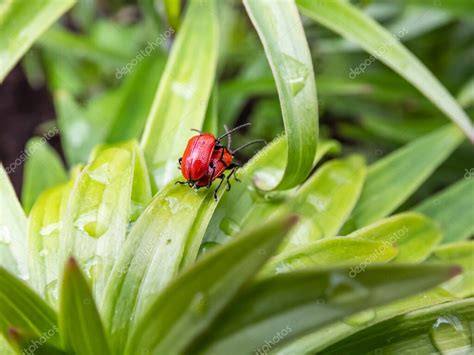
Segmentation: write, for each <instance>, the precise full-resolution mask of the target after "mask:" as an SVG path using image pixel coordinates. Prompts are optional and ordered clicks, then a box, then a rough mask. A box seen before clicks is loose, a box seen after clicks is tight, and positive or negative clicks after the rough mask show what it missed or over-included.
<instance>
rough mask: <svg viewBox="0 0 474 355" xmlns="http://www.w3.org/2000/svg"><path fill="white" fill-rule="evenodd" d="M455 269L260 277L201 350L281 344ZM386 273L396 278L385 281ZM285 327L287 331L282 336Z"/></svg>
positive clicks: (445, 276) (428, 283) (397, 268)
mask: <svg viewBox="0 0 474 355" xmlns="http://www.w3.org/2000/svg"><path fill="white" fill-rule="evenodd" d="M453 271H455V270H454V269H453V268H449V267H446V266H435V267H433V266H416V267H414V266H413V267H409V266H378V267H374V268H371V269H369V270H367V271H366V273H364V274H359V275H358V276H357V277H355V278H351V277H349V271H348V270H347V269H339V270H338V269H335V270H327V271H306V272H292V273H288V274H282V275H278V276H275V277H272V278H269V279H266V280H263V281H260V282H257V283H256V284H254V285H252V286H251V287H249V288H248V289H246V290H245V291H244V292H243V293H242V294H241V295H239V296H238V297H237V298H236V300H235V301H233V302H232V303H231V304H229V306H228V307H227V308H226V309H225V311H224V312H222V314H221V315H220V317H219V318H218V319H216V321H215V322H214V323H213V327H212V328H210V329H209V330H208V332H207V333H206V334H204V335H203V337H202V338H201V340H202V341H203V342H204V344H201V345H200V347H199V348H198V349H199V353H205V354H228V353H233V354H234V353H236V349H238V352H237V353H239V354H244V353H245V354H248V353H251V352H254V351H255V352H258V349H259V348H262V347H263V346H264V345H265V344H266V343H265V342H266V341H268V340H270V339H271V340H272V341H273V340H274V336H275V335H276V337H277V338H278V340H277V341H276V344H275V342H274V341H273V342H272V344H273V347H280V346H282V345H284V343H286V342H288V341H290V340H291V339H292V338H294V337H297V336H298V335H301V334H304V333H306V332H307V331H309V330H312V329H317V328H320V327H322V326H323V325H325V324H328V323H330V322H333V321H335V320H337V319H341V318H343V317H344V316H347V315H349V314H351V313H354V312H357V311H359V310H362V309H364V308H369V307H372V306H376V305H379V304H383V303H387V302H390V301H392V300H394V299H398V298H402V297H405V296H408V295H411V294H414V293H417V292H420V291H421V290H425V289H427V288H430V287H433V286H434V285H436V284H438V283H440V282H441V281H443V280H446V279H448V278H450V277H451V276H452V274H451V273H452V272H453ZM456 271H457V270H456ZM387 275H390V278H391V280H392V281H393V282H390V283H388V282H386V277H387ZM309 314H311V315H314V316H311V317H308V315H309ZM283 329H286V330H287V332H286V334H284V333H283V334H284V335H283V336H281V335H278V334H280V332H281V331H282V330H283ZM190 350H194V351H190V353H195V352H196V349H195V348H193V349H190ZM264 352H267V351H264Z"/></svg>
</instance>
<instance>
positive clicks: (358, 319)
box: [277, 276, 459, 355]
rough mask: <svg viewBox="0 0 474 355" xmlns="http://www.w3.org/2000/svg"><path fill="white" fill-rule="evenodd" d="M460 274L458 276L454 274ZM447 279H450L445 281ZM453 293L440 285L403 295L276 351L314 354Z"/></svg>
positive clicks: (448, 298) (286, 354)
mask: <svg viewBox="0 0 474 355" xmlns="http://www.w3.org/2000/svg"><path fill="white" fill-rule="evenodd" d="M456 277H459V276H455V278H456ZM448 282H449V281H448ZM454 299H455V296H453V295H452V294H450V293H448V292H447V291H445V290H443V289H442V288H440V287H437V288H435V289H432V290H430V291H427V292H423V293H420V294H417V295H415V296H412V297H409V298H404V299H402V300H399V301H397V302H395V303H390V304H388V305H385V306H381V307H377V308H374V309H371V310H368V311H364V312H362V313H358V314H356V315H355V316H353V317H350V318H348V319H345V320H344V321H343V322H337V323H334V324H331V325H329V326H326V327H324V328H322V329H320V330H318V331H316V332H313V333H310V334H308V335H305V336H304V337H301V338H299V339H297V340H295V341H294V342H293V343H291V344H288V345H287V346H285V347H283V348H282V349H279V351H278V352H277V354H278V355H293V354H313V353H319V352H321V351H323V350H324V349H325V348H327V347H328V346H330V345H332V344H334V343H336V342H338V341H340V340H344V339H345V338H347V337H349V336H350V335H352V334H355V333H357V332H359V331H360V330H362V329H365V328H367V327H370V326H372V325H375V324H377V323H380V322H383V321H385V320H387V319H390V318H393V317H396V316H398V315H400V314H404V313H406V312H408V311H411V310H415V309H419V308H423V307H427V306H431V305H435V304H441V303H443V302H448V301H453V300H454Z"/></svg>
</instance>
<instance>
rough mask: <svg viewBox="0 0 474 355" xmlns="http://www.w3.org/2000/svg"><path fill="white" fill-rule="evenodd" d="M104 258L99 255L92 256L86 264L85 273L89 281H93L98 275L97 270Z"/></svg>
mask: <svg viewBox="0 0 474 355" xmlns="http://www.w3.org/2000/svg"><path fill="white" fill-rule="evenodd" d="M101 259H102V258H101V257H100V256H98V255H94V256H91V257H90V258H88V259H87V260H86V261H85V263H84V272H85V274H86V276H87V278H88V279H93V277H94V275H96V274H97V270H96V269H97V268H98V267H99V266H100V265H99V264H100V262H101V261H102V260H101Z"/></svg>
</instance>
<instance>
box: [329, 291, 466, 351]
mask: <svg viewBox="0 0 474 355" xmlns="http://www.w3.org/2000/svg"><path fill="white" fill-rule="evenodd" d="M473 307H474V299H472V298H470V299H466V300H460V301H453V302H448V303H443V304H440V305H435V306H431V307H426V308H422V309H418V310H414V311H411V312H409V313H407V314H404V315H401V316H398V317H395V318H393V319H389V320H387V321H385V322H382V323H379V324H376V325H374V326H372V327H369V328H367V329H364V330H362V331H361V332H359V333H356V334H354V335H352V336H351V337H347V338H345V339H344V340H343V341H341V342H339V343H337V344H335V345H334V346H332V347H329V348H327V349H325V350H324V353H325V354H344V353H348V352H351V351H354V352H357V353H360V354H365V353H368V352H372V351H381V352H382V353H384V354H386V353H391V354H400V353H403V352H406V351H407V350H409V351H412V352H413V353H416V354H433V353H443V354H447V353H449V354H467V353H469V352H470V350H472V343H471V342H472V340H471V337H472V333H471V324H472V322H473V321H474V312H472V310H473Z"/></svg>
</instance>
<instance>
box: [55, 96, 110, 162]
mask: <svg viewBox="0 0 474 355" xmlns="http://www.w3.org/2000/svg"><path fill="white" fill-rule="evenodd" d="M54 101H55V106H56V110H57V112H58V124H59V130H60V131H61V144H62V146H63V150H64V153H65V155H66V158H67V160H68V163H69V164H70V165H75V164H78V163H85V162H87V158H88V157H89V154H90V152H91V150H92V148H93V147H94V146H95V145H96V144H99V143H102V142H103V141H104V140H105V137H106V134H107V132H108V130H109V125H110V120H103V117H104V116H103V115H97V116H91V115H88V114H87V111H86V110H85V109H84V108H83V107H81V106H79V104H78V103H77V102H76V101H75V100H74V98H73V97H72V95H70V94H69V93H67V92H66V91H63V90H61V91H57V92H55V94H54Z"/></svg>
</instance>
